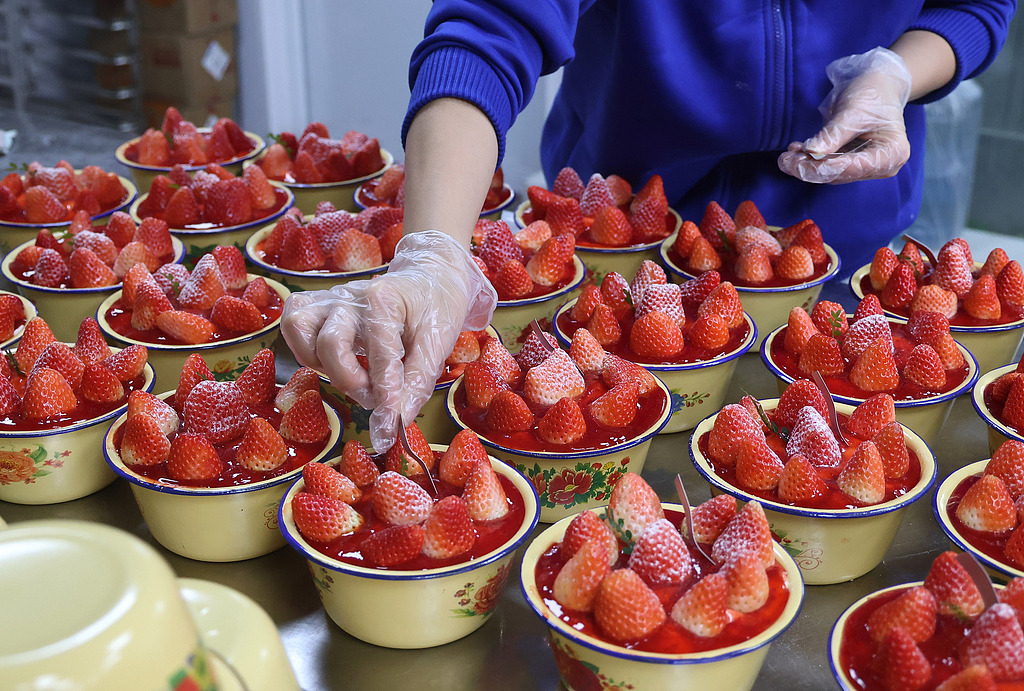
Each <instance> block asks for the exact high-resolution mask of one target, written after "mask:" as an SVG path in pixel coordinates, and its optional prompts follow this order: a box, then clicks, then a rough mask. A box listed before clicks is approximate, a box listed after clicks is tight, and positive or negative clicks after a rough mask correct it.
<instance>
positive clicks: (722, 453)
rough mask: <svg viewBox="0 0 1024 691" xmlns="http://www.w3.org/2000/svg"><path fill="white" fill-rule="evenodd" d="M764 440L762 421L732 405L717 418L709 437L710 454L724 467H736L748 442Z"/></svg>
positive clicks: (738, 406)
mask: <svg viewBox="0 0 1024 691" xmlns="http://www.w3.org/2000/svg"><path fill="white" fill-rule="evenodd" d="M748 439H749V440H756V441H761V440H764V431H763V428H762V426H761V421H760V420H756V419H754V418H753V417H751V416H750V413H748V412H747V411H746V409H745V408H744V407H743V406H741V405H739V404H737V403H730V404H728V405H726V406H724V407H723V408H722V409H721V410H720V411H719V412H718V415H716V416H715V422H714V424H713V425H712V426H711V432H710V434H709V435H708V454H709V455H710V456H711V457H712V458H713V459H714V460H716V461H717V462H719V463H722V464H723V465H735V463H736V458H737V457H738V456H739V453H740V449H741V448H742V446H743V443H744V442H745V441H746V440H748Z"/></svg>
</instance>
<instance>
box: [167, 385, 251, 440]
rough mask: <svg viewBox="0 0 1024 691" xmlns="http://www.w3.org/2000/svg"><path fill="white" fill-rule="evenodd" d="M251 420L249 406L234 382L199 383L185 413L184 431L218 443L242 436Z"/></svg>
mask: <svg viewBox="0 0 1024 691" xmlns="http://www.w3.org/2000/svg"><path fill="white" fill-rule="evenodd" d="M249 417H250V416H249V406H248V405H247V404H246V402H245V397H244V396H243V395H242V392H241V391H239V389H238V386H236V385H235V383H234V382H218V381H209V380H206V381H200V382H198V383H197V384H196V385H195V386H194V387H192V390H191V391H190V392H189V394H188V398H186V399H185V405H184V407H183V410H182V422H183V425H184V429H185V430H186V431H187V432H190V433H193V434H202V435H204V436H206V437H207V438H208V439H209V440H210V441H211V442H213V443H214V444H220V443H222V442H226V441H231V440H232V439H237V438H239V437H240V436H242V434H243V433H244V432H245V428H246V427H247V426H248V424H249Z"/></svg>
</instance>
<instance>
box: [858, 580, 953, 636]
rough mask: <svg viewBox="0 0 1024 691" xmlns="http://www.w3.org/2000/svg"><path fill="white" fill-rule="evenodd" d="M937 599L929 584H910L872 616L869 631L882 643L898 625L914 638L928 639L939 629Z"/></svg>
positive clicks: (869, 620)
mask: <svg viewBox="0 0 1024 691" xmlns="http://www.w3.org/2000/svg"><path fill="white" fill-rule="evenodd" d="M936 612H937V603H936V600H935V597H934V595H933V594H932V592H931V591H930V590H929V589H928V588H926V587H921V586H917V587H913V588H909V589H908V590H907V591H906V592H904V593H903V594H902V595H900V596H899V597H897V598H896V599H894V600H891V601H889V602H887V603H885V604H884V605H882V606H881V607H879V608H878V609H876V610H875V611H874V612H872V613H871V616H870V617H868V633H869V634H870V635H871V639H872V640H873V641H875V642H876V643H881V642H882V641H883V640H884V639H885V637H886V636H888V635H889V634H890V633H892V631H893V630H894V629H896V628H900V629H902V630H903V631H904V632H906V633H907V634H908V635H909V636H910V638H911V640H913V641H916V642H919V643H920V642H922V641H926V640H928V639H929V638H931V637H932V635H933V634H934V633H935V625H936Z"/></svg>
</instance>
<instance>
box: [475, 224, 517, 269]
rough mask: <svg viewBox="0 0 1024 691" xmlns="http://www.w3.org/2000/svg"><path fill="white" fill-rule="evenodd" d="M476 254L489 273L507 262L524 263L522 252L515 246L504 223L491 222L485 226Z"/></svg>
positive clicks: (510, 232)
mask: <svg viewBox="0 0 1024 691" xmlns="http://www.w3.org/2000/svg"><path fill="white" fill-rule="evenodd" d="M477 254H478V255H479V257H480V258H481V259H483V260H484V263H485V264H487V268H489V269H490V270H491V271H498V270H499V269H500V268H501V267H502V266H504V265H505V263H506V262H509V261H517V262H519V263H520V264H522V263H524V262H525V258H524V257H523V251H522V250H521V249H520V248H519V245H517V244H516V239H515V235H513V234H512V231H511V229H509V227H508V224H507V223H505V222H504V221H496V222H491V223H490V224H488V225H487V227H486V230H485V231H484V239H483V243H481V245H480V248H479V250H478V251H477Z"/></svg>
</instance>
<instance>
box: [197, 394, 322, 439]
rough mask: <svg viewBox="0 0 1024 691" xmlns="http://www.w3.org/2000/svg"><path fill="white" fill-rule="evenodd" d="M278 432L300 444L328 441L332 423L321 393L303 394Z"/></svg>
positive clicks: (284, 416)
mask: <svg viewBox="0 0 1024 691" xmlns="http://www.w3.org/2000/svg"><path fill="white" fill-rule="evenodd" d="M190 398H191V397H190ZM243 398H244V397H243ZM278 431H279V432H280V433H281V436H282V437H284V438H285V439H287V440H288V441H294V442H298V443H300V444H315V443H316V442H319V441H323V440H324V439H327V438H328V437H329V436H330V434H331V423H330V420H329V419H328V417H327V412H326V411H325V410H324V402H323V399H322V398H321V397H320V391H319V390H316V391H306V392H304V393H302V394H301V395H300V396H299V397H298V398H297V399H296V401H295V404H294V405H292V407H291V408H289V409H288V410H287V411H286V412H285V414H284V415H282V416H281V425H280V428H279V429H278Z"/></svg>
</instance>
